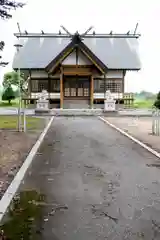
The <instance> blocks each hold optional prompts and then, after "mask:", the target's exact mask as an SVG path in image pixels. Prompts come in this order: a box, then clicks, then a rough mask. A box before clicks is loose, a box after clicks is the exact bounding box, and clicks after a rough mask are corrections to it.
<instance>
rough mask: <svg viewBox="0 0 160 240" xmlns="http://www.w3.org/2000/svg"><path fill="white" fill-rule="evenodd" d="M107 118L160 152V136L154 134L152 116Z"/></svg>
mask: <svg viewBox="0 0 160 240" xmlns="http://www.w3.org/2000/svg"><path fill="white" fill-rule="evenodd" d="M106 120H108V121H109V122H110V123H112V124H114V125H115V126H117V127H119V128H121V129H123V130H124V131H125V132H127V133H129V134H131V135H132V136H134V137H136V138H137V139H138V140H140V141H142V142H143V143H145V144H146V145H148V146H149V147H151V148H153V149H154V150H156V151H158V152H160V144H159V143H160V136H154V135H152V118H151V117H139V118H138V117H121V118H118V117H117V118H115V117H109V118H108V117H107V118H106Z"/></svg>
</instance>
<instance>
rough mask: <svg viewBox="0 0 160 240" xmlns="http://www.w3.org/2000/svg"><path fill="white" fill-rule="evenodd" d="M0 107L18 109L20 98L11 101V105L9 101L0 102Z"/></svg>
mask: <svg viewBox="0 0 160 240" xmlns="http://www.w3.org/2000/svg"><path fill="white" fill-rule="evenodd" d="M0 107H18V98H16V99H14V100H12V101H11V104H8V102H7V101H0Z"/></svg>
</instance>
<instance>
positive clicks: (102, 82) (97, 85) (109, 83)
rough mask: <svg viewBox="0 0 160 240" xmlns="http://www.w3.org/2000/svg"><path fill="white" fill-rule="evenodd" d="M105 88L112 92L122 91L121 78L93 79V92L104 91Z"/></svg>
mask: <svg viewBox="0 0 160 240" xmlns="http://www.w3.org/2000/svg"><path fill="white" fill-rule="evenodd" d="M106 90H110V91H111V92H113V93H121V92H123V79H104V78H95V79H94V92H95V93H104V92H105V91H106Z"/></svg>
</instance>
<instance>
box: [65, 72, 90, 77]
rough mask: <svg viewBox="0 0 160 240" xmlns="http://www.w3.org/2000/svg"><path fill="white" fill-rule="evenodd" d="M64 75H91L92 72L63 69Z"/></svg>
mask: <svg viewBox="0 0 160 240" xmlns="http://www.w3.org/2000/svg"><path fill="white" fill-rule="evenodd" d="M64 75H66V76H67V75H68V76H70V75H71V76H72V75H73V76H75V75H79V76H91V75H92V72H68V71H64Z"/></svg>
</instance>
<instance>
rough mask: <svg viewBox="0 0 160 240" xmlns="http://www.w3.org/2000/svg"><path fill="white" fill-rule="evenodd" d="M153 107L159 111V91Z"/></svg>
mask: <svg viewBox="0 0 160 240" xmlns="http://www.w3.org/2000/svg"><path fill="white" fill-rule="evenodd" d="M154 106H155V107H156V108H158V109H160V91H159V93H158V94H157V99H156V101H155V103H154Z"/></svg>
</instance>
